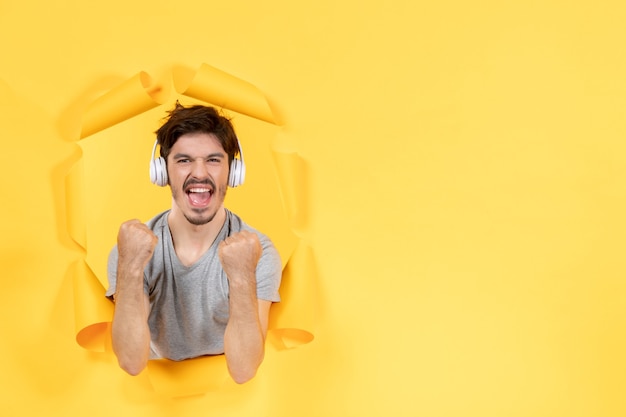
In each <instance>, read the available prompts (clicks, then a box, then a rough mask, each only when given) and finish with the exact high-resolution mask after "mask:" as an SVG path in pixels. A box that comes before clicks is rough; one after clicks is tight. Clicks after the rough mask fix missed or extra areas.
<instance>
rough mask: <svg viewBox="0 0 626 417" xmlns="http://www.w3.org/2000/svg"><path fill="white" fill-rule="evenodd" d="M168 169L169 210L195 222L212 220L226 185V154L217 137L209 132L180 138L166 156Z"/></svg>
mask: <svg viewBox="0 0 626 417" xmlns="http://www.w3.org/2000/svg"><path fill="white" fill-rule="evenodd" d="M167 172H168V178H169V184H170V188H171V190H172V199H173V206H172V209H173V210H176V211H180V212H181V213H182V214H183V215H184V216H185V218H186V219H187V221H189V222H190V223H192V224H194V225H203V224H206V223H209V222H210V221H211V220H213V217H214V216H215V214H216V213H217V211H218V210H219V209H220V208H221V207H222V205H223V203H224V197H225V196H226V188H227V186H228V155H227V154H226V152H225V151H224V148H222V145H221V144H220V142H219V141H218V140H217V138H216V137H215V136H214V135H212V134H208V133H189V134H185V135H182V136H181V137H179V138H178V140H177V141H176V143H175V144H174V146H172V149H171V150H170V153H169V155H168V157H167Z"/></svg>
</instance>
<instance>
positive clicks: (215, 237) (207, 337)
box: [106, 103, 281, 383]
mask: <svg viewBox="0 0 626 417" xmlns="http://www.w3.org/2000/svg"><path fill="white" fill-rule="evenodd" d="M156 134H157V142H158V144H159V145H160V147H161V151H160V152H161V158H162V159H161V158H160V159H157V160H155V159H154V155H153V161H152V162H153V163H155V162H160V163H161V164H162V166H161V167H160V169H159V167H157V168H156V172H153V169H155V167H151V177H152V180H153V182H155V183H157V184H159V185H165V184H167V185H169V186H170V188H171V192H172V207H171V209H170V210H167V211H165V212H163V213H160V214H158V215H157V216H155V217H154V218H153V219H151V220H150V221H148V223H147V224H144V223H141V222H140V221H138V220H130V221H127V222H125V223H123V224H122V225H121V227H120V230H119V233H118V238H117V245H116V247H114V248H113V250H112V251H111V254H110V256H109V263H108V274H109V284H110V285H109V289H108V291H107V294H106V295H107V297H109V298H111V299H112V300H114V302H115V313H114V316H113V324H112V338H113V351H114V352H115V355H116V356H117V358H118V361H119V364H120V366H121V368H122V369H124V370H125V371H126V372H128V373H129V374H131V375H137V374H139V373H140V372H141V371H142V370H143V369H144V368H145V366H146V364H147V361H148V360H149V359H155V358H167V359H171V360H176V361H178V360H184V359H189V358H193V357H198V356H203V355H217V354H225V356H226V363H227V365H228V370H229V372H230V374H231V376H232V378H233V379H234V380H235V381H236V382H237V383H244V382H246V381H248V380H250V379H251V378H253V377H254V375H255V374H256V370H257V368H258V367H259V365H260V364H261V362H262V361H263V357H264V352H265V347H264V344H265V336H266V333H267V325H268V316H269V310H270V306H271V304H272V302H277V301H279V295H278V288H279V285H280V278H281V262H280V258H279V255H278V252H277V251H276V249H275V248H274V246H273V245H272V242H271V241H270V240H269V239H268V238H267V237H266V236H265V235H263V234H261V233H259V232H258V231H256V230H254V229H252V228H251V227H250V226H248V225H247V224H245V223H244V222H243V221H242V220H241V219H240V218H239V217H238V216H237V215H235V214H234V213H232V212H230V211H229V210H227V209H226V208H225V207H224V197H225V195H226V189H227V187H228V185H229V184H230V185H231V186H236V185H238V182H240V181H241V180H242V178H240V179H235V180H233V174H235V177H236V176H238V175H239V176H243V173H242V172H240V171H241V168H242V166H241V165H242V164H243V161H242V160H239V159H235V155H236V154H237V153H238V152H239V153H240V152H241V150H240V148H239V142H238V140H237V137H236V135H235V132H234V129H233V127H232V124H231V123H230V121H229V120H228V119H226V118H225V117H223V116H221V115H220V114H219V113H218V112H217V111H216V110H215V109H214V108H212V107H206V106H191V107H185V106H182V105H180V104H179V103H176V107H175V108H174V109H173V110H172V111H171V112H170V113H169V117H168V118H167V120H166V121H165V123H164V124H163V125H162V126H161V127H160V128H159V130H157V132H156ZM155 147H156V144H155ZM238 164H239V166H238ZM233 168H234V171H237V172H234V171H233V172H231V171H232V170H233ZM243 172H245V171H243ZM155 176H156V177H157V178H155Z"/></svg>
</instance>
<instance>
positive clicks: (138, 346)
mask: <svg viewBox="0 0 626 417" xmlns="http://www.w3.org/2000/svg"><path fill="white" fill-rule="evenodd" d="M117 242H118V252H119V255H118V264H117V280H116V281H117V282H116V289H115V311H114V313H113V323H112V339H113V340H112V342H113V352H115V355H116V356H117V360H118V362H119V365H120V367H121V368H122V369H123V370H125V371H126V372H128V373H129V374H131V375H138V374H139V373H140V372H141V371H142V370H143V369H144V368H145V367H146V365H147V363H148V359H149V357H150V328H149V327H148V314H149V312H150V302H149V300H148V296H147V295H146V294H145V292H144V289H143V271H144V268H145V266H146V264H147V263H148V261H149V260H150V258H151V257H152V253H153V252H154V247H155V245H156V242H157V238H156V236H155V235H154V234H153V233H152V231H151V230H150V229H148V227H147V226H145V225H144V224H143V223H140V222H139V221H138V220H131V221H128V222H126V223H124V224H122V226H121V227H120V231H119V234H118V238H117Z"/></svg>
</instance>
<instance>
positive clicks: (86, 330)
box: [74, 260, 113, 352]
mask: <svg viewBox="0 0 626 417" xmlns="http://www.w3.org/2000/svg"><path fill="white" fill-rule="evenodd" d="M74 317H75V326H76V341H77V342H78V344H79V345H80V346H82V347H84V348H85V349H88V350H92V351H96V352H104V351H105V350H106V346H107V345H108V338H109V337H110V336H109V334H110V333H109V326H110V321H111V317H113V303H111V302H110V301H109V300H107V299H106V298H105V297H104V288H103V287H102V285H101V284H100V282H99V281H98V278H97V277H96V276H95V275H94V273H93V272H92V271H91V269H90V268H89V266H87V263H85V261H84V260H80V261H78V262H77V263H76V264H75V266H74Z"/></svg>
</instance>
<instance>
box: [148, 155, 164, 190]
mask: <svg viewBox="0 0 626 417" xmlns="http://www.w3.org/2000/svg"><path fill="white" fill-rule="evenodd" d="M150 181H151V182H152V183H153V184H155V185H158V186H159V187H165V186H166V185H167V167H166V165H165V159H163V158H162V157H159V158H157V159H153V160H152V161H150Z"/></svg>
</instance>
